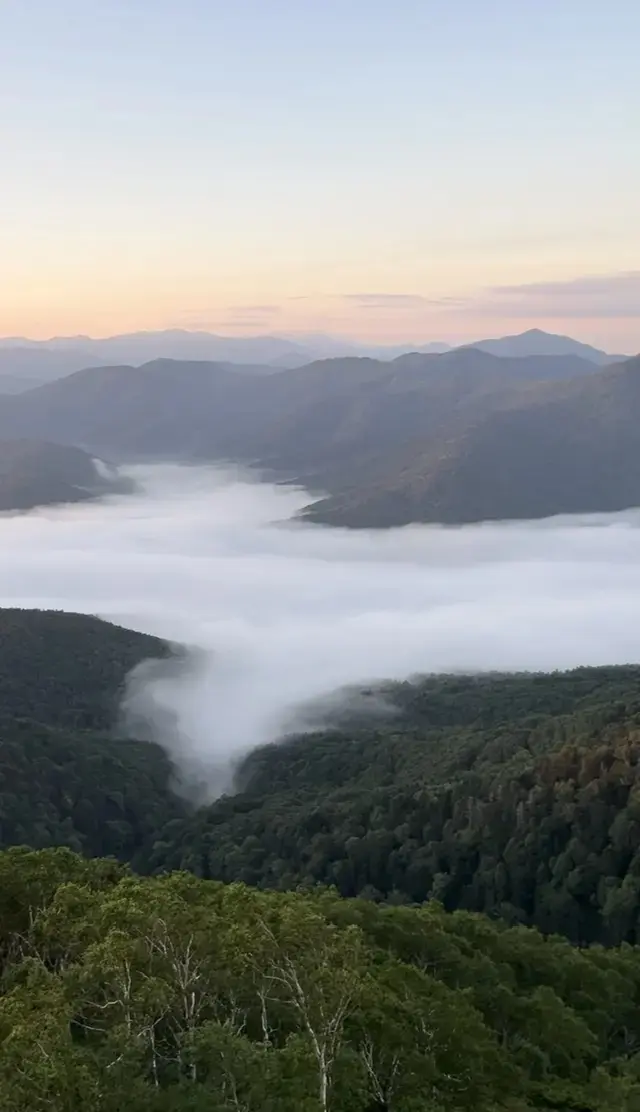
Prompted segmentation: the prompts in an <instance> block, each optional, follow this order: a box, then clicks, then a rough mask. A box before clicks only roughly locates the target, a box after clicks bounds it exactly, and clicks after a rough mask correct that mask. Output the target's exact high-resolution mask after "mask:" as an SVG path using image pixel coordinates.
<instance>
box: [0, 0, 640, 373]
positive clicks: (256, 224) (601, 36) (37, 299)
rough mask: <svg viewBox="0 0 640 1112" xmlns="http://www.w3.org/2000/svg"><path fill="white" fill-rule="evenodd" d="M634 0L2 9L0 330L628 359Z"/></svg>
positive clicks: (637, 252) (59, 1) (638, 79)
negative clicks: (562, 344) (545, 351)
mask: <svg viewBox="0 0 640 1112" xmlns="http://www.w3.org/2000/svg"><path fill="white" fill-rule="evenodd" d="M639 49H640V3H639V2H638V0H608V2H607V3H604V2H603V0H1V2H0V158H1V160H2V166H1V169H0V334H3V335H29V336H32V337H36V338H38V337H40V338H42V337H46V336H49V335H52V334H70V333H71V334H73V333H79V332H83V333H90V334H93V335H106V334H110V333H114V332H124V331H131V330H137V329H153V328H167V327H185V328H208V329H211V330H214V331H218V332H222V333H228V334H255V333H266V332H273V333H280V334H283V333H285V334H289V333H296V332H311V331H327V332H331V333H333V334H341V335H345V336H351V337H358V338H362V339H369V340H376V341H389V342H392V341H406V340H409V339H410V340H415V341H418V340H420V341H426V340H430V339H432V340H435V339H443V340H457V339H460V340H464V339H474V338H478V337H480V336H488V335H495V334H500V333H504V332H516V331H521V330H523V329H524V328H528V327H532V326H534V325H536V326H540V327H545V328H548V329H550V330H552V331H566V332H570V333H571V334H573V335H575V336H577V337H579V338H582V339H585V340H588V341H590V342H595V343H597V344H600V345H602V346H605V347H608V348H609V350H620V351H629V352H631V351H636V350H638V349H640V66H639V65H638V53H639Z"/></svg>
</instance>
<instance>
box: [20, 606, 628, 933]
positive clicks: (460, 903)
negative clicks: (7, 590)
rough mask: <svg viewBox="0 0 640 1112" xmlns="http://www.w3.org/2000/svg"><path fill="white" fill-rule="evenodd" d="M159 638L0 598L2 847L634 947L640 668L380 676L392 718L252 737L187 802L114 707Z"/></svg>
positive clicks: (160, 759) (165, 765) (153, 750)
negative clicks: (308, 891)
mask: <svg viewBox="0 0 640 1112" xmlns="http://www.w3.org/2000/svg"><path fill="white" fill-rule="evenodd" d="M168 651H169V650H168V648H167V646H165V645H163V643H162V642H158V641H156V640H155V639H153V638H149V637H144V636H142V635H140V634H136V633H131V632H130V631H127V630H122V629H119V628H118V627H115V626H111V625H109V624H107V623H104V622H100V621H98V620H97V619H94V618H89V617H83V616H80V615H67V614H51V613H44V614H42V613H37V612H35V613H34V612H28V611H3V612H0V707H1V708H2V709H1V711H0V846H5V847H6V846H11V845H16V844H26V845H30V846H33V847H37V848H44V847H47V846H68V847H71V848H73V849H75V850H77V851H79V852H81V853H84V854H85V855H87V856H94V855H104V854H112V855H114V856H116V857H118V858H119V859H120V860H121V861H130V862H132V864H133V866H134V867H135V869H136V870H138V871H140V872H146V873H157V872H162V871H164V870H167V869H169V870H175V869H179V870H183V869H185V870H189V871H191V872H193V873H195V874H197V875H200V876H202V877H204V878H206V879H216V880H222V881H226V882H234V881H238V880H239V881H242V882H244V883H247V884H250V885H253V886H256V887H260V888H263V889H266V888H273V889H280V890H284V889H292V888H295V887H297V886H298V885H303V886H307V887H309V886H310V887H314V886H316V885H318V884H320V885H325V886H326V885H329V886H333V887H335V888H336V889H337V891H338V892H339V893H340V894H341V895H342V896H348V897H354V896H364V897H366V898H367V899H369V900H370V901H372V902H374V903H387V904H394V905H395V904H403V903H404V904H412V903H414V904H421V903H423V902H424V901H426V900H432V899H436V900H438V901H440V902H442V903H443V905H444V907H445V908H446V909H447V910H449V911H453V910H456V909H467V910H469V911H478V912H484V913H486V914H489V915H490V916H492V917H493V918H496V919H498V918H499V919H501V920H503V921H505V922H507V923H511V924H517V923H522V924H527V925H534V926H537V927H539V928H540V929H541V930H542V931H544V932H545V933H562V934H564V935H565V936H566V937H568V938H569V939H570V940H571V941H573V942H575V943H580V944H586V943H593V942H600V943H605V944H617V943H620V942H623V941H626V942H629V943H636V942H639V941H640V933H639V932H640V668H638V667H632V666H629V667H626V668H587V669H578V670H577V671H574V672H569V673H559V674H555V675H539V676H536V675H520V676H518V675H515V676H484V677H465V676H458V677H455V676H452V677H434V678H431V679H425V680H422V681H420V682H416V683H411V684H409V683H407V684H394V685H389V686H388V687H386V688H385V689H383V691H382V695H383V696H384V699H385V700H386V702H387V704H388V705H389V706H390V707H393V708H394V713H392V714H387V715H384V716H383V717H379V718H377V719H373V720H372V719H370V718H369V719H367V718H363V717H362V715H361V714H359V715H356V714H355V713H352V714H351V716H350V717H349V716H348V715H347V716H346V717H344V718H342V719H338V720H337V721H336V723H335V725H334V726H333V727H332V728H328V727H327V728H326V729H325V731H324V732H323V733H317V734H312V735H308V736H305V737H298V738H295V737H294V738H290V739H287V740H285V741H283V742H282V743H280V744H278V745H272V746H267V747H263V748H261V749H258V750H255V751H254V752H253V753H251V754H250V755H249V756H248V757H247V758H246V760H245V761H244V763H243V764H242V765H241V767H239V768H238V770H237V776H236V780H237V785H236V786H237V789H238V790H237V794H235V795H233V796H227V797H223V798H222V799H220V800H218V801H217V802H215V803H214V804H212V805H211V806H207V807H200V808H198V809H195V808H193V807H190V806H189V804H188V803H187V801H186V800H185V799H184V798H182V797H181V796H179V795H177V794H176V790H175V789H176V782H175V776H174V770H173V769H172V767H171V764H170V762H169V760H168V759H167V757H166V755H165V754H164V753H163V751H162V750H161V749H160V748H158V747H157V746H155V745H153V744H151V743H149V742H147V741H145V740H137V739H135V738H130V737H124V736H122V734H121V733H120V731H119V729H118V704H119V699H120V696H121V693H122V690H123V683H124V680H125V677H126V675H127V673H128V671H129V670H130V668H132V667H133V666H135V665H136V664H137V663H138V662H139V661H140V660H142V659H147V658H149V657H156V658H157V657H161V656H163V655H164V654H166V653H167V652H168Z"/></svg>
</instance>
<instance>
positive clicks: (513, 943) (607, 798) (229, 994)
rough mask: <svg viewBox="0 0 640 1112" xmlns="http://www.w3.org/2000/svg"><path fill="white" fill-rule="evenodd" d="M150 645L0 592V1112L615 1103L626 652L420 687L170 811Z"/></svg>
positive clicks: (635, 1032)
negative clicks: (125, 722)
mask: <svg viewBox="0 0 640 1112" xmlns="http://www.w3.org/2000/svg"><path fill="white" fill-rule="evenodd" d="M171 651H172V650H171V649H170V648H169V647H168V646H167V645H165V644H164V643H162V642H160V641H157V640H155V639H153V638H150V637H147V636H144V635H141V634H138V633H133V632H131V631H129V630H125V629H121V628H119V627H117V626H113V625H110V624H108V623H105V622H101V621H99V620H98V619H95V618H90V617H83V616H79V615H70V614H61V613H52V612H34V611H20V610H4V611H0V963H1V978H2V979H1V983H0V1094H2V1096H1V1098H0V1108H1V1109H2V1112H31V1109H38V1108H43V1109H45V1108H46V1109H53V1112H76V1110H78V1112H80V1110H83V1112H84V1110H85V1109H86V1110H88V1112H92V1110H94V1109H95V1110H100V1112H111V1110H112V1109H113V1110H114V1112H115V1110H120V1109H126V1110H131V1112H137V1110H138V1112H146V1110H147V1109H158V1112H173V1110H174V1109H175V1110H177V1112H199V1110H200V1109H202V1110H205V1109H206V1110H207V1112H226V1110H227V1109H236V1110H242V1112H253V1110H254V1109H256V1110H258V1109H260V1110H263V1109H264V1110H265V1112H268V1110H269V1109H273V1110H274V1112H275V1110H276V1109H278V1110H280V1109H282V1110H285V1112H286V1110H287V1109H289V1108H290V1109H291V1110H293V1109H296V1110H297V1109H300V1110H302V1112H304V1110H308V1112H317V1110H325V1109H326V1110H330V1112H342V1110H345V1112H347V1110H349V1112H392V1110H393V1112H414V1110H415V1112H445V1110H451V1112H454V1110H458V1112H462V1110H464V1109H478V1110H480V1112H482V1110H486V1112H489V1110H493V1112H497V1110H498V1109H504V1110H507V1109H510V1110H512V1112H524V1110H526V1109H548V1110H550V1109H558V1110H562V1112H568V1110H570V1109H571V1110H574V1112H579V1110H583V1112H600V1110H601V1112H605V1110H606V1112H609V1110H611V1112H616V1110H620V1112H627V1110H629V1112H633V1110H634V1109H639V1110H640V1042H639V1040H640V1007H639V1004H640V937H639V936H638V932H639V930H640V926H639V914H640V788H639V786H638V772H637V770H638V763H639V756H640V667H635V666H628V667H611V668H584V669H577V670H575V671H573V672H568V673H557V674H552V675H484V676H443V677H430V678H425V679H422V680H419V681H416V682H412V683H405V684H388V685H385V686H384V687H383V688H381V689H379V690H377V691H376V692H375V695H376V700H377V703H378V704H379V703H380V702H381V701H383V704H384V708H385V709H384V712H383V713H378V714H377V715H375V716H372V715H369V716H367V715H363V714H362V713H361V712H356V711H355V710H353V711H348V710H347V711H345V713H344V714H343V715H342V717H340V718H336V720H335V722H334V723H333V724H332V725H331V726H330V727H329V725H326V726H325V728H324V730H323V731H322V732H316V733H313V734H309V735H307V736H305V737H290V738H287V739H285V740H284V741H282V742H281V743H279V744H277V745H271V746H266V747H262V748H260V749H257V750H255V751H254V752H252V753H250V754H249V756H248V757H247V758H246V759H245V760H244V761H243V762H242V764H241V765H240V766H239V767H238V769H237V774H236V787H237V791H236V794H234V795H229V796H226V797H223V798H222V799H219V800H217V801H216V802H215V803H213V804H211V805H209V806H206V807H198V808H196V807H194V806H192V805H190V804H189V803H188V801H187V800H186V799H185V798H184V797H183V796H182V795H181V794H180V791H179V782H178V774H177V770H176V769H174V768H173V767H172V764H171V762H170V761H169V759H168V757H167V756H166V754H165V753H164V752H163V751H162V749H160V748H159V747H158V746H156V745H155V744H153V743H151V742H149V741H147V740H145V739H143V738H133V737H130V736H125V734H124V733H123V729H122V724H121V721H120V716H119V707H120V702H121V698H122V694H123V691H124V689H125V682H126V677H127V675H128V673H129V672H130V671H131V669H132V668H134V667H135V666H136V665H137V664H138V663H140V662H142V661H143V660H147V659H149V658H158V657H166V656H167V654H168V653H169V652H171Z"/></svg>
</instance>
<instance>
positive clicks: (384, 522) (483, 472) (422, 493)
mask: <svg viewBox="0 0 640 1112" xmlns="http://www.w3.org/2000/svg"><path fill="white" fill-rule="evenodd" d="M525 335H528V336H529V338H530V339H531V334H525ZM532 335H533V340H532V342H534V343H541V342H542V341H541V339H540V336H541V334H540V333H535V332H534V333H533V334H532ZM542 335H543V336H544V334H542ZM515 339H519V340H520V341H521V343H523V344H524V343H525V340H524V339H523V338H515ZM551 339H553V338H551ZM508 342H509V343H513V342H514V338H509V340H508ZM526 342H528V341H526ZM544 342H545V343H546V340H545V341H544ZM266 371H268V372H269V373H265V372H266ZM639 417H640V358H636V359H631V360H625V361H621V362H620V363H617V364H614V365H610V366H602V365H601V363H600V362H597V361H596V360H595V359H590V358H583V357H580V356H576V355H574V354H572V353H570V354H561V355H548V354H543V355H531V356H518V357H508V356H506V355H502V356H498V355H495V354H490V353H489V352H486V351H484V350H481V349H480V348H479V347H477V346H471V347H465V348H459V349H454V350H451V351H449V352H445V353H443V354H440V355H436V354H418V353H413V354H410V355H403V356H400V357H399V358H396V359H394V360H391V361H382V360H375V359H369V358H353V357H351V358H341V359H326V360H321V361H316V362H313V363H311V364H309V365H305V366H304V367H301V368H290V369H284V370H280V371H278V372H275V371H274V369H273V368H270V369H269V368H267V367H265V366H264V365H258V366H244V367H241V368H240V367H237V366H235V365H232V364H229V363H220V362H205V361H188V362H185V361H175V360H169V359H161V360H154V361H152V362H150V363H147V364H144V365H143V366H140V367H134V366H130V365H114V366H101V367H96V368H88V369H85V370H82V371H78V372H76V373H75V374H72V375H70V376H67V377H65V378H62V379H58V380H57V381H54V382H51V383H49V384H47V385H45V386H41V387H39V388H37V389H34V390H30V391H28V392H26V393H23V394H21V395H19V396H17V397H7V398H5V399H4V403H3V406H2V408H1V410H0V435H4V436H8V437H16V436H20V437H24V438H29V439H31V440H39V441H48V442H52V441H53V442H56V443H59V444H71V445H75V446H77V447H80V448H82V449H84V450H85V451H87V452H88V453H90V454H96V455H103V456H107V457H109V458H112V459H116V460H133V459H141V458H146V459H154V458H155V459H158V458H161V459H165V460H166V459H178V460H191V461H204V460H216V459H218V460H224V459H229V460H239V461H243V462H246V463H251V464H254V465H259V466H260V467H262V468H263V469H265V470H267V471H268V472H269V473H270V474H272V475H275V476H278V477H282V478H283V479H295V480H298V481H300V482H302V483H304V484H305V485H307V487H308V488H309V489H312V490H318V491H320V492H326V493H327V494H328V497H326V498H323V499H322V500H320V501H318V502H317V503H316V504H315V505H314V506H312V507H311V508H310V510H309V511H308V516H309V517H310V518H311V519H312V520H315V521H324V522H331V523H333V524H341V525H347V526H352V527H362V526H372V527H379V526H390V525H402V524H406V523H408V522H412V521H441V522H466V521H478V520H484V519H487V518H514V517H520V518H529V517H540V516H546V515H550V514H555V513H571V512H589V511H600V510H616V509H622V508H625V507H627V506H631V505H640V421H639V420H638V418H639Z"/></svg>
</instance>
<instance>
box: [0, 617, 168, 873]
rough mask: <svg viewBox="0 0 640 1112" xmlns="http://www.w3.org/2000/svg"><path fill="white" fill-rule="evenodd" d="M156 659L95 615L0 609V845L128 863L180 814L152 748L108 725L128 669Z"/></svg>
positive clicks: (136, 639) (162, 651) (146, 640)
mask: <svg viewBox="0 0 640 1112" xmlns="http://www.w3.org/2000/svg"><path fill="white" fill-rule="evenodd" d="M167 651H168V650H167V646H166V645H165V644H164V643H163V642H161V641H157V640H156V639H155V638H153V637H147V636H145V635H144V634H140V633H132V632H131V631H130V630H126V629H121V628H120V627H118V626H114V625H110V624H109V623H107V622H102V621H99V620H98V619H97V618H91V617H86V616H84V615H80V614H62V613H52V612H46V611H45V612H38V611H29V610H0V845H2V846H8V845H16V844H21V843H24V844H26V845H30V846H34V847H45V846H55V845H66V846H70V847H71V848H73V849H76V850H78V852H81V853H85V854H87V855H89V856H93V855H100V854H113V855H114V856H116V857H119V858H120V859H121V860H126V861H129V860H133V861H134V863H135V861H136V858H137V856H138V855H139V854H140V853H141V851H142V849H143V847H144V851H145V854H144V856H145V859H146V857H147V856H148V853H149V851H150V848H151V844H152V841H153V839H154V838H155V837H156V835H157V831H158V829H160V828H161V827H162V826H163V824H164V823H166V822H167V819H168V818H169V817H170V816H171V817H175V816H178V815H184V806H183V804H181V803H179V801H178V800H177V799H176V797H175V796H174V794H173V791H172V790H171V786H170V785H171V781H172V776H173V770H172V768H171V765H170V762H169V760H168V759H167V757H166V755H165V754H164V752H163V751H162V749H160V748H159V746H155V745H151V744H148V743H147V742H144V741H136V740H134V739H131V738H125V737H121V736H119V731H118V728H117V726H118V715H119V699H120V697H121V694H122V692H123V689H124V682H125V678H126V676H127V674H128V672H129V671H130V670H131V669H132V668H133V667H135V665H136V664H138V663H140V662H141V661H142V660H145V659H148V658H149V657H163V656H165V655H166V653H167Z"/></svg>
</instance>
